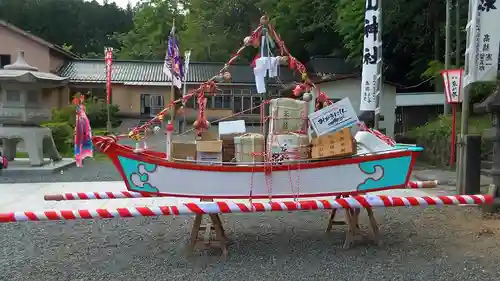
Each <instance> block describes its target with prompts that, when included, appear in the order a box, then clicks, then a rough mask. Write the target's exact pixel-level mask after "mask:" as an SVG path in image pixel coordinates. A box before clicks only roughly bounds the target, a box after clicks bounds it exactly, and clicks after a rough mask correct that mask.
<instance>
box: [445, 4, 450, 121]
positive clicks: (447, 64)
mask: <svg viewBox="0 0 500 281" xmlns="http://www.w3.org/2000/svg"><path fill="white" fill-rule="evenodd" d="M445 39H446V42H445V43H446V44H445V49H444V68H445V69H449V68H450V51H451V0H446V33H445ZM448 113H450V106H449V105H448V103H446V101H445V102H444V110H443V114H444V115H448Z"/></svg>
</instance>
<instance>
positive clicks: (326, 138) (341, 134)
mask: <svg viewBox="0 0 500 281" xmlns="http://www.w3.org/2000/svg"><path fill="white" fill-rule="evenodd" d="M350 139H352V134H351V130H350V129H349V128H344V129H342V130H340V131H338V132H334V133H329V134H326V135H323V136H319V137H316V138H313V139H312V140H311V144H312V145H313V146H315V145H329V144H335V143H337V142H342V141H344V140H350Z"/></svg>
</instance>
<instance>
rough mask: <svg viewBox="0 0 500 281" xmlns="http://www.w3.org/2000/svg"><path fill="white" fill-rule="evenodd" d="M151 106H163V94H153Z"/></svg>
mask: <svg viewBox="0 0 500 281" xmlns="http://www.w3.org/2000/svg"><path fill="white" fill-rule="evenodd" d="M151 107H163V96H161V95H154V96H151Z"/></svg>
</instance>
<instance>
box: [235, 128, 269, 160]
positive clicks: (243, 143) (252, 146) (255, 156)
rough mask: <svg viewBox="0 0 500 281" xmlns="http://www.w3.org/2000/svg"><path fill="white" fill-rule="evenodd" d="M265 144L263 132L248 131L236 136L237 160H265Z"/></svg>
mask: <svg viewBox="0 0 500 281" xmlns="http://www.w3.org/2000/svg"><path fill="white" fill-rule="evenodd" d="M264 145H265V142H264V136H263V135H261V134H254V133H246V134H243V135H241V136H236V137H234V148H235V158H236V162H239V163H256V162H264V152H265V148H264Z"/></svg>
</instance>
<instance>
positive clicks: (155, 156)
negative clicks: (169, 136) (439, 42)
mask: <svg viewBox="0 0 500 281" xmlns="http://www.w3.org/2000/svg"><path fill="white" fill-rule="evenodd" d="M105 153H106V154H107V155H108V156H109V157H110V158H111V159H113V160H114V159H116V160H118V156H122V157H126V158H130V159H134V160H137V161H143V162H146V163H151V164H156V165H159V166H162V167H167V168H174V169H183V170H195V171H205V172H206V171H210V172H248V173H255V172H262V173H263V172H264V171H266V170H272V171H289V170H307V169H316V168H323V167H332V166H341V165H349V164H359V163H363V162H369V161H376V160H384V159H391V158H398V157H405V156H412V155H413V154H414V152H412V151H409V150H401V151H394V152H388V153H383V154H377V155H367V156H357V157H348V158H343V159H334V160H327V161H317V162H311V163H300V164H299V163H292V164H288V165H258V166H237V165H203V164H196V163H184V162H172V161H167V160H166V159H165V158H164V155H165V153H160V152H154V151H145V152H134V149H133V148H131V147H129V146H124V145H119V144H112V145H111V146H110V147H109V148H108V149H107V151H106V152H105ZM161 156H163V157H161ZM413 160H414V158H413V159H412V162H413ZM412 164H413V163H412ZM118 165H119V166H120V167H121V165H120V164H119V162H118Z"/></svg>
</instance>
